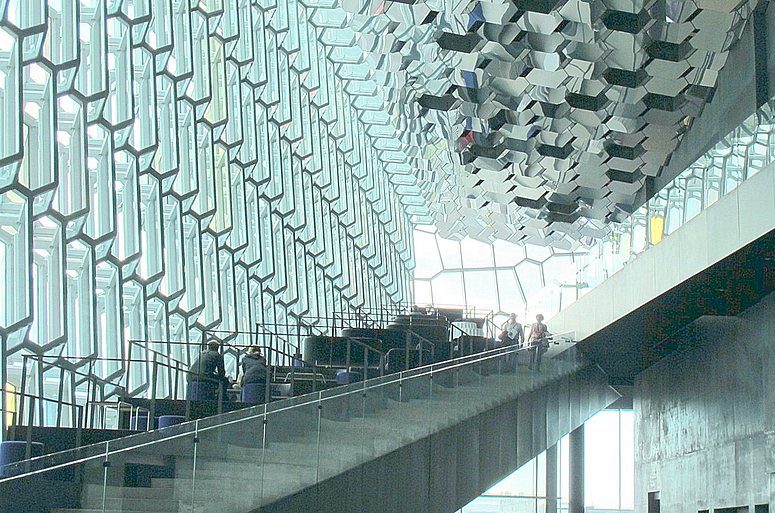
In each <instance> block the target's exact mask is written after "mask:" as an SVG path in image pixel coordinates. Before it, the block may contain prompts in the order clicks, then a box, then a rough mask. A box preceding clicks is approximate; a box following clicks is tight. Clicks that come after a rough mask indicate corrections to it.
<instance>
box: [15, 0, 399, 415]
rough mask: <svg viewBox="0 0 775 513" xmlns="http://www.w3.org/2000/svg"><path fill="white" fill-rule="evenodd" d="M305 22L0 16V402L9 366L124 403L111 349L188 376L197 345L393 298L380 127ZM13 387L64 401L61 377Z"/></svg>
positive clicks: (36, 5)
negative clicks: (55, 363)
mask: <svg viewBox="0 0 775 513" xmlns="http://www.w3.org/2000/svg"><path fill="white" fill-rule="evenodd" d="M325 10H326V9H315V8H310V7H308V6H307V5H305V4H302V3H299V2H296V1H294V0H281V1H279V2H275V1H273V0H264V1H262V2H254V1H247V0H200V1H191V2H190V1H189V0H153V1H151V0H126V1H114V0H77V1H76V0H49V1H48V2H45V1H43V0H24V1H13V0H11V1H3V2H0V16H1V17H2V18H1V19H0V341H1V342H2V349H3V353H2V359H0V372H2V376H0V377H2V382H3V383H6V382H7V381H8V380H12V381H15V385H19V383H18V379H19V367H20V366H21V362H20V355H22V354H35V355H46V356H49V357H57V356H71V357H80V358H83V360H81V361H77V362H75V363H74V364H73V365H74V366H75V367H78V366H82V367H85V366H86V365H88V364H89V361H88V358H89V357H100V358H112V359H114V360H111V361H101V362H100V363H99V364H98V365H97V366H96V367H95V368H94V372H95V373H96V374H97V375H98V376H100V377H102V378H105V379H118V378H121V380H122V382H126V383H127V384H128V389H129V391H130V392H133V393H142V391H143V389H144V388H145V387H147V386H148V379H149V377H148V375H147V374H146V370H143V369H142V368H138V369H137V372H136V373H135V374H134V375H132V376H124V371H125V364H124V362H122V359H123V358H125V357H126V354H127V342H128V341H129V340H132V339H136V340H154V341H165V342H158V343H155V344H152V345H151V346H150V348H151V349H154V350H157V351H160V352H161V353H163V354H165V355H169V356H172V357H175V358H178V359H180V360H181V361H183V362H186V363H187V362H189V358H190V353H191V352H192V351H197V346H196V344H197V343H198V342H200V341H202V340H203V337H204V336H205V332H206V331H208V330H209V331H213V332H215V331H218V330H221V331H223V332H237V331H251V330H253V329H254V328H255V326H256V324H257V323H285V322H288V323H292V324H293V323H296V322H300V321H305V320H306V321H305V322H309V323H311V324H314V322H315V321H314V320H313V319H314V317H321V316H330V315H331V313H332V312H334V311H343V310H347V309H350V308H356V307H372V308H378V307H382V306H389V305H393V304H395V303H400V302H406V301H410V300H411V297H412V294H411V291H410V289H409V283H410V276H411V274H410V273H411V269H412V267H413V265H414V264H413V258H414V257H413V254H412V246H411V228H410V223H409V220H408V215H407V213H406V212H407V210H409V209H410V206H409V205H407V200H405V199H403V197H401V196H399V194H398V192H397V189H398V188H399V187H400V182H401V180H402V179H401V173H402V172H403V170H402V168H401V167H400V165H399V164H400V155H399V154H397V153H396V151H395V149H394V148H392V146H391V145H390V143H389V142H387V143H386V142H383V141H389V140H390V137H392V136H393V135H394V130H393V129H392V128H391V127H390V125H389V124H388V123H387V121H388V120H387V118H386V117H385V116H384V115H382V114H381V112H379V109H378V107H380V105H381V104H379V103H375V102H374V101H370V100H369V96H368V95H367V94H366V93H365V92H364V91H365V90H366V89H368V87H367V86H364V85H363V84H361V83H360V82H359V80H356V79H352V78H350V77H348V76H346V74H345V73H342V72H341V64H340V63H338V62H337V61H335V59H334V57H340V58H341V55H340V54H342V53H343V52H342V51H340V50H338V48H340V46H342V45H344V47H345V48H347V47H348V46H349V44H348V42H347V41H346V40H345V41H339V40H337V37H338V36H337V34H336V32H335V31H334V32H333V33H330V31H328V29H327V28H326V26H327V25H330V23H329V22H328V21H327V20H326V17H325V13H323V12H322V11H325ZM329 10H330V9H329ZM316 23H317V24H316ZM339 36H341V34H339ZM344 53H346V52H344ZM167 341H172V342H175V341H183V342H189V343H190V345H189V346H183V345H176V344H169V343H166V342H167ZM133 356H134V357H143V356H144V355H142V354H138V353H137V352H134V353H133ZM135 367H137V366H135ZM135 367H133V369H134V368H135ZM133 372H134V371H133ZM232 373H233V371H232ZM31 375H33V376H35V379H33V380H32V382H31V383H30V384H29V386H28V391H30V392H32V393H43V394H48V395H49V396H50V395H51V394H52V393H56V391H57V390H59V389H60V386H59V385H60V384H61V387H62V390H64V394H65V397H64V399H65V400H68V401H70V402H73V403H83V399H84V398H83V395H84V392H83V390H82V384H79V382H77V380H76V381H68V383H64V382H61V383H60V376H59V374H58V371H57V372H54V371H52V373H51V374H46V375H43V374H42V373H36V372H32V373H31ZM48 384H51V387H49V386H48ZM79 387H81V388H79ZM50 389H51V390H54V392H52V391H51V390H50ZM3 399H5V394H3ZM60 399H62V398H61V397H60Z"/></svg>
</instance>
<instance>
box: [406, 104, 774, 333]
mask: <svg viewBox="0 0 775 513" xmlns="http://www.w3.org/2000/svg"><path fill="white" fill-rule="evenodd" d="M773 163H775V102H769V103H767V104H764V105H763V106H762V107H761V108H760V109H759V110H758V111H757V112H756V113H755V114H753V115H751V116H750V117H749V118H747V119H746V120H745V121H744V122H743V123H742V124H741V125H740V126H738V127H736V128H735V129H734V130H732V131H731V132H730V133H729V134H728V135H726V136H725V137H724V138H722V139H721V140H720V141H719V142H718V143H716V144H715V145H714V146H713V147H712V148H711V149H710V150H708V151H707V152H706V153H705V154H704V155H702V156H701V157H700V158H699V159H697V161H695V162H694V163H693V164H691V165H690V166H689V167H688V168H687V169H686V170H684V171H683V172H682V173H680V174H679V175H678V176H677V177H676V178H675V179H674V180H673V181H672V182H670V183H669V184H668V185H667V186H665V187H664V188H663V189H662V190H660V191H659V192H658V193H656V194H655V195H654V196H653V197H652V198H651V199H650V200H649V201H648V202H646V204H645V205H643V206H641V207H640V208H638V209H637V210H636V211H635V212H634V213H633V214H632V215H631V216H630V217H628V218H627V219H626V220H625V221H623V222H621V223H617V224H616V225H613V226H612V230H611V233H610V235H609V236H607V237H606V238H604V239H602V240H600V241H598V242H597V243H596V244H595V245H593V246H592V247H590V248H588V249H584V250H578V251H576V252H572V253H571V252H567V251H562V250H558V249H556V248H552V247H549V248H546V247H541V246H535V245H531V244H525V245H524V246H522V247H519V246H515V245H512V244H511V243H508V242H505V241H500V240H497V241H495V242H494V243H492V244H484V243H482V242H478V241H475V240H472V239H470V238H466V239H464V240H462V241H459V242H458V241H451V240H446V239H443V238H442V237H440V236H439V234H438V233H427V231H425V230H421V229H419V228H418V229H416V230H415V250H416V252H417V255H418V258H417V262H416V268H415V298H416V300H417V302H418V303H419V304H423V303H431V302H434V301H435V302H445V300H446V301H450V302H455V303H460V304H476V305H477V306H480V307H484V308H488V309H492V310H495V311H500V312H501V313H509V312H516V313H517V314H518V315H521V314H523V312H524V315H525V317H524V320H525V321H527V322H530V320H531V317H532V315H533V314H535V313H538V312H542V313H544V314H545V315H546V317H547V318H548V319H550V321H551V317H552V316H553V315H554V314H556V313H557V312H559V311H560V310H562V309H563V308H565V307H567V306H568V305H570V304H571V303H573V302H574V301H576V300H577V299H578V298H579V297H581V296H583V295H584V294H586V293H587V292H588V291H589V290H591V289H592V288H594V287H595V286H597V285H598V284H600V283H602V282H603V281H605V280H606V279H607V278H608V277H609V276H611V275H613V274H614V273H616V272H617V271H619V270H620V269H621V268H622V267H623V266H624V265H626V264H627V263H628V262H629V261H631V260H633V259H635V258H637V256H638V255H639V254H640V253H642V252H644V251H646V250H647V249H648V248H649V247H651V246H652V245H654V244H658V243H659V242H660V241H661V240H662V239H663V238H664V237H667V236H670V234H672V233H673V232H675V231H676V230H677V229H678V228H680V227H681V226H682V225H683V224H684V223H686V222H687V221H689V220H691V219H692V218H694V217H695V216H696V215H698V214H699V213H700V212H702V211H703V210H705V209H706V208H708V207H709V206H711V205H712V204H714V203H715V202H716V201H718V200H719V199H720V198H721V197H723V196H724V195H725V194H727V193H729V192H730V191H732V190H734V189H735V188H736V187H737V186H738V185H739V184H740V183H742V182H743V181H745V180H746V179H748V178H749V177H751V176H753V175H755V174H756V173H758V172H759V171H760V170H762V169H764V168H765V167H768V166H772V165H773ZM721 236H723V235H721ZM550 325H551V323H550Z"/></svg>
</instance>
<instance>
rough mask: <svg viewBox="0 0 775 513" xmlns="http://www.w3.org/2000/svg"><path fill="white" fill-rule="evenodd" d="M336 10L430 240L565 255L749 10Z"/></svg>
mask: <svg viewBox="0 0 775 513" xmlns="http://www.w3.org/2000/svg"><path fill="white" fill-rule="evenodd" d="M342 5H343V7H344V8H345V9H347V10H348V11H350V12H351V13H353V14H352V15H351V16H350V18H348V19H347V20H346V21H347V22H348V23H349V26H352V27H353V28H354V29H355V30H357V31H358V32H359V35H360V38H359V40H358V42H359V44H360V45H361V47H362V48H363V49H364V50H367V51H369V52H370V53H371V55H372V56H373V63H374V67H373V69H370V70H365V71H364V72H368V73H369V74H370V75H371V76H373V77H374V79H375V81H376V82H377V83H378V84H379V87H380V88H381V91H382V94H383V96H384V97H385V98H389V99H390V100H391V101H390V102H389V103H388V108H389V112H390V114H391V116H392V119H393V123H394V125H395V126H396V128H397V130H398V135H399V137H400V139H401V141H402V142H403V144H404V145H405V147H406V150H405V151H406V153H407V154H408V155H410V156H411V157H413V159H414V160H413V165H414V167H415V176H416V178H417V184H416V187H417V188H418V189H420V191H421V193H422V195H423V196H424V197H425V198H426V200H427V202H428V205H429V209H430V211H431V212H430V215H431V217H432V219H433V224H435V226H436V228H437V229H438V232H439V234H440V235H441V236H442V237H445V238H454V239H457V240H461V239H462V238H463V237H465V236H470V237H472V238H475V239H478V240H481V241H483V242H491V241H493V240H495V239H503V240H508V241H510V242H531V243H537V244H544V245H554V246H555V247H563V248H564V249H573V247H575V246H576V245H577V242H578V241H582V242H584V243H589V241H590V240H592V239H596V238H600V237H602V236H604V235H605V234H606V233H607V232H608V231H609V230H610V226H609V223H612V222H613V223H616V222H620V221H622V220H624V219H625V218H626V217H627V216H629V215H630V214H631V213H632V212H633V210H635V208H636V207H637V206H639V205H638V204H637V202H638V201H642V198H640V195H639V193H641V192H642V189H643V188H644V184H645V182H646V181H647V179H648V177H654V176H658V175H659V174H660V172H661V171H662V169H663V167H664V165H665V164H666V163H667V161H668V159H669V157H670V155H671V153H672V152H673V150H674V149H675V148H676V147H677V145H678V144H679V142H680V141H681V139H682V136H683V134H684V133H685V132H686V131H687V130H688V129H690V127H691V125H692V122H693V120H694V119H695V118H696V117H697V116H698V115H699V114H700V112H701V111H702V109H703V107H704V105H705V104H706V103H707V102H708V101H710V100H711V99H712V97H713V95H714V92H715V88H716V86H717V78H718V74H719V71H720V70H721V69H722V67H723V66H724V65H725V63H726V61H727V57H728V55H729V49H730V48H731V47H732V45H734V44H735V43H736V42H737V41H738V40H739V38H740V36H741V34H742V32H743V29H744V27H745V25H746V22H747V20H748V19H749V18H750V16H751V13H752V10H753V8H754V7H755V5H756V0H729V1H714V0H636V1H630V0H627V1H621V0H591V1H590V0H492V1H479V0H471V1H468V0H466V1H460V2H452V1H422V2H419V1H418V2H414V1H406V2H403V1H402V2H397V1H386V0H349V1H343V2H342ZM730 65H732V66H734V65H735V63H731V64H730ZM639 198H640V199H639Z"/></svg>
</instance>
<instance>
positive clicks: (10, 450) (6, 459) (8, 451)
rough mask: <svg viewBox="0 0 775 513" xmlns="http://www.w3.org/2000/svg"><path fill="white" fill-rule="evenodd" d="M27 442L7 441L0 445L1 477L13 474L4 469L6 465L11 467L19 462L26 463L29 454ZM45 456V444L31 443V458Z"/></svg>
mask: <svg viewBox="0 0 775 513" xmlns="http://www.w3.org/2000/svg"><path fill="white" fill-rule="evenodd" d="M26 446H27V442H16V441H6V442H2V443H0V477H3V476H5V475H6V473H7V474H8V475H9V476H10V475H11V474H13V472H11V471H10V469H9V470H8V471H6V470H5V469H3V466H4V465H10V464H11V463H16V462H19V461H24V459H25V456H26V452H27V447H26ZM38 456H43V444H42V443H40V442H30V458H36V457H38Z"/></svg>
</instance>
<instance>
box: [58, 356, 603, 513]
mask: <svg viewBox="0 0 775 513" xmlns="http://www.w3.org/2000/svg"><path fill="white" fill-rule="evenodd" d="M501 367H503V365H501V364H499V367H497V368H495V367H494V366H493V365H492V364H491V362H490V363H488V364H487V365H479V366H471V367H470V368H469V367H462V368H459V369H455V370H454V371H453V372H449V373H446V374H443V373H440V374H437V375H435V376H433V377H430V376H423V377H418V378H416V379H412V380H407V381H406V382H404V383H402V384H401V385H400V386H399V385H398V384H397V383H390V384H387V385H385V386H383V387H378V388H369V389H361V390H358V389H357V386H354V387H352V386H351V387H350V389H351V390H350V393H348V394H347V395H345V396H338V397H331V398H330V399H328V400H323V401H321V402H313V403H310V404H308V405H302V406H296V407H292V405H291V404H289V405H283V404H280V403H272V405H271V406H273V407H274V410H275V411H274V412H273V413H271V414H269V415H267V416H265V417H264V416H262V415H258V416H256V415H252V416H251V415H245V414H241V415H239V412H235V413H237V414H238V415H233V414H226V415H223V416H221V419H216V418H212V419H207V421H208V422H205V423H202V424H199V425H198V428H197V430H196V433H195V434H191V435H182V436H180V437H178V438H177V439H176V441H171V442H169V443H149V444H148V445H146V446H145V447H139V448H136V449H133V450H131V451H126V452H124V453H119V454H115V455H110V456H109V457H108V463H107V464H105V463H104V462H94V464H93V465H92V466H91V467H90V469H86V470H84V483H85V484H83V485H82V487H81V489H80V500H79V501H78V503H79V504H80V508H79V509H72V508H71V509H66V508H62V509H54V510H52V511H53V513H92V512H100V513H113V512H116V513H118V512H122V513H134V512H138V513H139V512H143V513H249V512H254V511H266V512H270V511H271V512H274V511H329V510H328V509H323V508H322V507H321V506H320V504H319V501H320V498H321V496H322V494H324V493H325V487H326V485H327V483H332V484H334V483H337V482H338V481H341V480H342V479H343V478H344V479H347V476H348V475H349V473H352V472H360V469H363V468H365V467H368V466H374V465H380V462H381V461H383V460H384V461H385V463H384V464H385V465H388V466H389V467H390V468H391V469H393V468H394V467H395V466H396V463H395V458H396V457H398V456H400V455H401V454H402V451H406V450H407V448H410V447H418V444H423V443H425V442H426V441H428V440H432V439H434V437H438V436H443V435H444V433H447V435H448V434H449V433H451V432H452V431H451V430H455V429H458V428H459V427H460V426H461V425H463V424H465V423H466V422H471V421H472V420H473V421H475V420H476V419H480V418H484V417H483V416H486V415H488V414H489V412H492V411H494V410H497V409H500V410H509V408H510V404H511V403H510V401H520V397H522V396H526V395H530V394H533V395H536V394H542V393H543V394H554V395H558V394H561V393H562V392H560V391H561V390H563V389H565V388H567V387H568V386H572V385H570V384H568V383H570V382H568V383H563V380H566V381H567V380H568V379H570V378H569V376H573V375H574V374H576V373H577V372H578V371H579V370H580V369H581V368H582V367H583V365H581V364H579V363H577V362H574V361H562V360H559V359H558V360H550V361H548V362H546V365H545V367H544V371H543V372H542V373H534V372H530V371H528V370H527V369H526V368H525V367H524V365H519V366H514V365H512V366H511V367H512V368H511V369H509V370H510V372H506V371H505V369H503V368H501ZM501 370H504V372H501ZM599 378H600V376H597V375H596V379H599ZM603 381H604V380H603ZM552 384H553V385H552ZM599 385H600V387H599V390H602V392H600V391H598V392H596V393H595V394H594V395H596V396H597V399H596V400H595V401H587V402H585V405H586V406H585V408H578V407H577V408H576V413H577V416H578V417H579V419H578V420H576V421H574V422H566V423H565V424H567V426H563V427H562V428H560V429H559V430H557V432H556V433H552V434H551V436H544V437H543V441H542V442H539V443H538V444H537V445H536V444H535V443H534V442H533V441H532V440H531V446H534V447H531V448H530V450H529V451H528V452H529V453H530V454H532V455H533V456H534V455H535V454H537V453H538V452H540V450H543V448H545V447H543V446H545V445H547V444H549V443H550V442H553V440H551V438H557V437H558V436H562V435H564V434H565V433H566V432H567V431H569V430H570V429H572V428H573V427H575V425H578V424H579V423H580V422H583V420H585V419H586V418H587V417H588V416H589V415H591V414H593V413H594V412H596V411H598V410H599V409H601V408H604V407H605V406H607V405H608V404H610V403H611V402H613V401H614V400H615V399H616V398H617V395H616V394H615V392H613V391H611V390H610V389H607V386H605V384H604V383H603V382H600V383H599ZM552 386H554V387H555V391H553V392H552V391H551V387H552ZM606 390H607V391H606ZM566 395H567V394H566ZM297 399H298V398H295V399H292V400H290V402H291V403H292V402H293V401H295V400H297ZM531 401H532V399H531ZM585 401H586V399H585ZM555 402H556V401H555ZM515 404H516V403H515ZM569 404H570V403H569ZM569 411H570V408H569ZM530 415H534V412H532V410H531V413H530ZM561 416H562V415H557V417H558V418H559V417H561ZM581 417H583V418H581ZM219 420H220V422H218V421H219ZM200 422H201V421H200ZM512 429H513V430H517V426H513V427H512ZM547 433H548V431H547ZM475 442H476V441H475V440H472V443H475ZM517 443H520V441H519V440H517ZM533 453H535V454H533ZM524 454H527V452H526V453H524ZM524 454H523V456H522V459H524V457H525V456H524ZM531 457H532V456H531ZM132 465H134V466H135V467H136V466H137V465H141V466H142V465H147V466H149V468H164V469H167V470H168V471H169V472H170V474H171V475H169V476H167V477H150V479H149V480H146V482H144V483H141V484H140V485H137V486H127V485H126V473H127V471H128V470H127V469H129V468H130V466H132ZM507 466H508V467H509V468H510V464H507ZM515 468H517V467H516V466H515V467H514V468H512V469H511V470H514V469H515ZM503 472H504V470H503V469H499V470H498V473H500V474H503ZM504 475H505V474H504ZM430 486H432V485H430ZM397 491H398V490H397ZM481 491H482V490H480V492H481ZM402 493H403V492H402ZM344 495H346V494H344ZM289 501H290V502H289ZM300 501H301V502H300ZM305 501H306V502H305ZM347 501H348V499H347V497H342V503H341V504H338V505H337V506H338V507H336V508H333V509H330V511H363V512H366V511H368V512H370V513H371V512H377V511H379V510H380V509H379V508H380V505H379V504H371V505H364V504H360V505H358V506H357V508H355V509H353V507H351V505H345V503H346V502H347ZM305 504H306V505H305ZM310 508H314V509H310ZM407 511H409V510H407Z"/></svg>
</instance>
